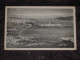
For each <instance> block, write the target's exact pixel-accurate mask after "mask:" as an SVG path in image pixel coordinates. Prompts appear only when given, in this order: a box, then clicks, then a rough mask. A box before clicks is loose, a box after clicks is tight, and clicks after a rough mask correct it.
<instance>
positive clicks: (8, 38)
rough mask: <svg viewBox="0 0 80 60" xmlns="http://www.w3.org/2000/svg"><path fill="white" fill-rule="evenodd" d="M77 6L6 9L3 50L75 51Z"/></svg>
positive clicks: (8, 7) (10, 7) (12, 7)
mask: <svg viewBox="0 0 80 60" xmlns="http://www.w3.org/2000/svg"><path fill="white" fill-rule="evenodd" d="M75 15H76V13H75V7H74V6H6V7H5V34H4V37H5V39H4V50H76V49H77V48H76V16H75Z"/></svg>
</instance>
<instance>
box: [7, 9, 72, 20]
mask: <svg viewBox="0 0 80 60" xmlns="http://www.w3.org/2000/svg"><path fill="white" fill-rule="evenodd" d="M72 15H73V9H60V8H59V9H56V8H55V9H54V8H8V9H7V16H8V18H9V17H20V18H41V19H46V18H55V17H60V16H61V17H62V16H72Z"/></svg>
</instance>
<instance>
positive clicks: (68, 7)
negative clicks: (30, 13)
mask: <svg viewBox="0 0 80 60" xmlns="http://www.w3.org/2000/svg"><path fill="white" fill-rule="evenodd" d="M7 8H37V9H38V8H43V9H45V8H52V9H55V8H56V9H59V8H61V9H73V20H74V21H73V24H74V48H6V36H7V32H6V31H7ZM4 31H5V34H4V50H77V46H76V44H77V43H76V13H75V6H6V7H5V30H4Z"/></svg>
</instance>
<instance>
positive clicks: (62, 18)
mask: <svg viewBox="0 0 80 60" xmlns="http://www.w3.org/2000/svg"><path fill="white" fill-rule="evenodd" d="M55 19H58V20H73V16H68V17H58V18H55Z"/></svg>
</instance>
